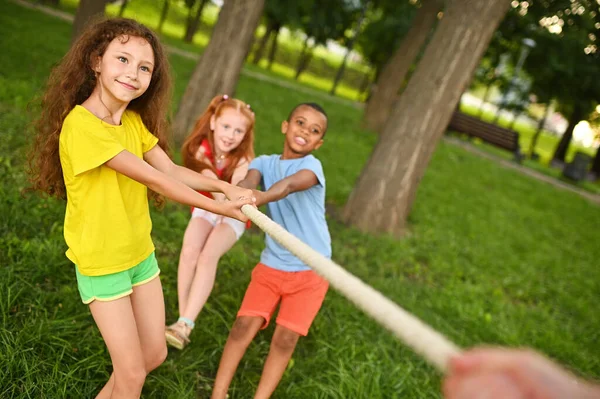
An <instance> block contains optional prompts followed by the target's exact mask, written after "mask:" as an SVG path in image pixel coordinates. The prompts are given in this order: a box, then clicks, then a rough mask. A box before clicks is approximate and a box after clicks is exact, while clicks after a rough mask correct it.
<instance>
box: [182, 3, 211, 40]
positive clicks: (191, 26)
mask: <svg viewBox="0 0 600 399" xmlns="http://www.w3.org/2000/svg"><path fill="white" fill-rule="evenodd" d="M188 2H189V0H188ZM191 3H192V4H191V6H190V12H189V14H188V20H187V24H186V28H185V35H184V36H183V41H184V42H187V43H191V42H192V40H193V39H194V35H195V34H196V31H197V30H198V27H199V26H200V18H202V12H203V11H204V6H206V3H208V0H200V1H199V4H198V7H197V8H196V15H195V16H194V17H193V18H192V9H193V6H194V4H195V3H197V2H196V1H191Z"/></svg>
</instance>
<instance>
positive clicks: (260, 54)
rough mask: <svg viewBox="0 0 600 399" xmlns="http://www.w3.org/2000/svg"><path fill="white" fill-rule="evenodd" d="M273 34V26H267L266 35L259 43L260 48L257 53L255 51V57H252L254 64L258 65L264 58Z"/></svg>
mask: <svg viewBox="0 0 600 399" xmlns="http://www.w3.org/2000/svg"><path fill="white" fill-rule="evenodd" d="M272 32H273V25H272V24H267V27H266V30H265V34H264V35H263V36H262V37H261V38H260V42H259V43H258V47H257V48H256V51H254V56H253V57H252V63H253V64H254V65H257V64H258V63H259V62H260V60H261V59H262V57H263V53H264V52H265V48H266V47H267V42H268V41H269V37H271V33H272Z"/></svg>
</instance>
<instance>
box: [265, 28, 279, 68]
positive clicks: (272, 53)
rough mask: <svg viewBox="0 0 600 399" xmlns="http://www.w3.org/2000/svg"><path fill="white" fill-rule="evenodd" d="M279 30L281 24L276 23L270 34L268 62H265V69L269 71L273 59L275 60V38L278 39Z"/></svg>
mask: <svg viewBox="0 0 600 399" xmlns="http://www.w3.org/2000/svg"><path fill="white" fill-rule="evenodd" d="M279 31H281V25H277V26H276V27H275V30H274V31H273V33H272V34H271V37H272V39H271V48H270V49H269V63H268V64H267V69H268V70H269V71H270V70H271V68H272V67H273V61H275V54H276V53H277V40H278V39H279Z"/></svg>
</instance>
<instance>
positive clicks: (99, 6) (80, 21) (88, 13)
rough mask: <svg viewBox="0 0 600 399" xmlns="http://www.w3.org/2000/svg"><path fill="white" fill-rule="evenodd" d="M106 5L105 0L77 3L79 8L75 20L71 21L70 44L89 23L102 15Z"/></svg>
mask: <svg viewBox="0 0 600 399" xmlns="http://www.w3.org/2000/svg"><path fill="white" fill-rule="evenodd" d="M106 3H107V0H81V1H80V2H79V6H78V7H77V11H76V12H75V19H74V20H73V31H72V33H71V43H73V42H74V41H75V39H77V38H78V37H79V35H80V34H81V31H83V29H84V28H85V27H86V26H87V25H88V24H89V23H90V21H92V20H93V19H95V18H99V17H102V16H103V15H104V8H105V7H106Z"/></svg>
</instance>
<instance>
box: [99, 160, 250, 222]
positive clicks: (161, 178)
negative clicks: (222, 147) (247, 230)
mask: <svg viewBox="0 0 600 399" xmlns="http://www.w3.org/2000/svg"><path fill="white" fill-rule="evenodd" d="M149 152H150V151H149ZM161 152H162V150H161ZM163 154H164V152H163ZM165 156H166V155H165ZM167 158H168V157H167ZM106 166H108V167H109V168H111V169H114V170H115V171H117V172H119V173H121V174H123V175H125V176H127V177H129V178H131V179H133V180H135V181H137V182H139V183H141V184H143V185H145V186H146V187H148V188H150V189H151V190H153V191H156V192H157V193H159V194H161V195H164V196H166V197H168V198H171V199H172V200H174V201H177V202H180V203H182V204H186V205H191V206H195V207H197V208H202V209H206V210H208V211H210V212H214V213H219V214H221V215H226V216H230V217H234V218H236V219H239V220H242V221H245V220H247V217H246V216H245V215H244V214H243V213H242V212H241V210H240V208H241V207H242V205H244V204H252V198H251V196H247V199H243V200H237V201H232V202H226V203H218V202H216V201H213V200H211V199H209V198H207V197H205V196H203V195H201V194H199V193H197V192H196V191H194V190H192V189H191V188H190V187H188V186H187V185H185V184H183V183H182V182H181V181H178V180H177V179H175V178H173V177H171V176H169V175H168V174H166V173H163V172H162V171H160V170H158V169H155V168H154V167H152V166H151V165H150V164H148V163H146V162H144V161H143V160H141V159H139V158H138V157H136V156H135V155H133V154H132V153H131V152H129V151H121V152H120V153H119V154H117V155H116V156H114V157H113V158H112V159H110V160H109V161H107V162H106ZM190 172H191V171H190ZM192 173H194V172H192ZM202 178H203V179H207V180H210V179H209V178H205V177H203V176H202ZM200 189H205V187H204V186H203V187H200Z"/></svg>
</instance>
